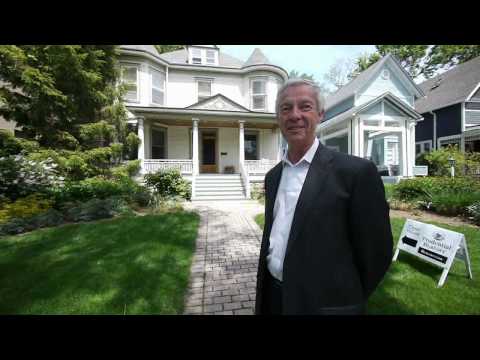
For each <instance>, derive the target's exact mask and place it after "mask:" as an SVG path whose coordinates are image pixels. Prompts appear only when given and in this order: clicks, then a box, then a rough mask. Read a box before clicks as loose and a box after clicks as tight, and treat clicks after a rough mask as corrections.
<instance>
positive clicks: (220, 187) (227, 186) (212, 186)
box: [195, 184, 243, 189]
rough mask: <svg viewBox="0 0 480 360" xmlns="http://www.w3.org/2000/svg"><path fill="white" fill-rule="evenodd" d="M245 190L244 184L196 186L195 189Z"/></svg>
mask: <svg viewBox="0 0 480 360" xmlns="http://www.w3.org/2000/svg"><path fill="white" fill-rule="evenodd" d="M237 188H238V189H243V185H242V184H215V185H211V184H195V189H237Z"/></svg>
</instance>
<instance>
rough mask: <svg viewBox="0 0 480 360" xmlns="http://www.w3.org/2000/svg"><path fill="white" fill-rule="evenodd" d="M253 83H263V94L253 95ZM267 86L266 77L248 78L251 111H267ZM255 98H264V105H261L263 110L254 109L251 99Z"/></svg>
mask: <svg viewBox="0 0 480 360" xmlns="http://www.w3.org/2000/svg"><path fill="white" fill-rule="evenodd" d="M255 81H263V82H264V84H265V92H264V93H263V94H254V93H253V83H254V82H255ZM267 84H268V76H255V77H251V78H250V109H251V110H252V111H264V112H265V111H267V109H268V95H267ZM255 96H263V98H264V103H263V108H254V107H253V104H254V101H253V98H254V97H255Z"/></svg>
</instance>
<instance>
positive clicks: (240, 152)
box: [238, 120, 245, 168]
mask: <svg viewBox="0 0 480 360" xmlns="http://www.w3.org/2000/svg"><path fill="white" fill-rule="evenodd" d="M244 124H245V121H244V120H239V121H238V126H239V132H238V143H239V147H238V167H239V168H242V167H243V166H244V163H245V136H244V133H245V132H244V129H243V125H244Z"/></svg>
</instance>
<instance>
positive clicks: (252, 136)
mask: <svg viewBox="0 0 480 360" xmlns="http://www.w3.org/2000/svg"><path fill="white" fill-rule="evenodd" d="M244 139H245V140H244V146H245V160H258V133H257V132H245V135H244Z"/></svg>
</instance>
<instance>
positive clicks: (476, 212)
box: [467, 201, 480, 225]
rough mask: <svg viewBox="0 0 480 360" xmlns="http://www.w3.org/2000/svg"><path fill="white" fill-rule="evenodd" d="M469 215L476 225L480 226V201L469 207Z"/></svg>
mask: <svg viewBox="0 0 480 360" xmlns="http://www.w3.org/2000/svg"><path fill="white" fill-rule="evenodd" d="M467 213H468V215H470V216H471V219H472V220H473V222H474V223H475V224H477V225H480V201H477V202H475V203H473V204H472V205H470V206H468V207H467Z"/></svg>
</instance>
